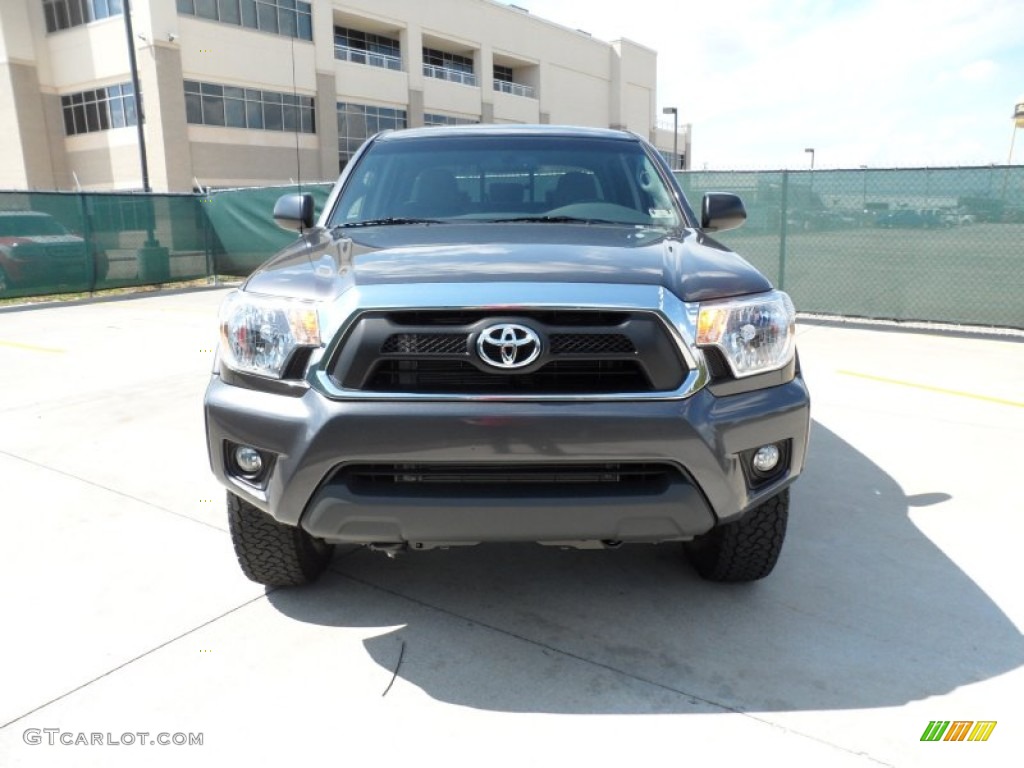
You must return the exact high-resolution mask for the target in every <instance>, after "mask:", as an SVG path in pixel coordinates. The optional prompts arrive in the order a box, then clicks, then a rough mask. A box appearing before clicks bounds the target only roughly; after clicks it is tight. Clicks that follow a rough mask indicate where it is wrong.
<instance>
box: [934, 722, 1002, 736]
mask: <svg viewBox="0 0 1024 768" xmlns="http://www.w3.org/2000/svg"><path fill="white" fill-rule="evenodd" d="M996 722H997V721H995V720H954V721H953V722H950V721H949V720H932V721H931V722H929V723H928V727H927V728H925V729H924V733H923V734H922V735H921V741H988V737H989V736H991V735H992V731H994V730H995V729H996Z"/></svg>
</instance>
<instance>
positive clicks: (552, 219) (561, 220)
mask: <svg viewBox="0 0 1024 768" xmlns="http://www.w3.org/2000/svg"><path fill="white" fill-rule="evenodd" d="M489 221H490V222H492V223H494V224H505V223H518V222H524V221H526V222H533V221H537V222H541V223H544V224H623V225H625V226H632V225H631V224H630V223H629V222H626V221H610V220H608V219H588V218H584V217H582V216H516V217H514V218H511V219H489Z"/></svg>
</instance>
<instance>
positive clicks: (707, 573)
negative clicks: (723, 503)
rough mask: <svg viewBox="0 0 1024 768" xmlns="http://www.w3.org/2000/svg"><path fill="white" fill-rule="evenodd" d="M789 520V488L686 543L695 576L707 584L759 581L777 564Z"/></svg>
mask: <svg viewBox="0 0 1024 768" xmlns="http://www.w3.org/2000/svg"><path fill="white" fill-rule="evenodd" d="M788 520H789V489H788V488H787V489H785V490H784V491H782V492H781V493H780V494H779V495H778V496H773V497H772V498H770V499H768V500H767V501H765V502H763V503H762V504H761V505H760V506H758V507H755V508H754V509H752V510H751V511H750V512H748V513H747V514H746V515H744V516H743V518H741V519H740V520H738V521H736V522H734V523H727V524H725V525H723V526H721V527H719V528H716V529H714V530H712V531H710V532H709V533H707V534H705V535H704V536H701V537H699V538H697V539H695V540H694V541H692V542H688V543H687V545H686V551H687V554H688V555H689V558H690V562H691V563H692V564H693V566H694V568H696V570H697V573H699V574H700V575H701V577H702V578H704V579H707V580H708V581H721V582H744V581H756V580H758V579H763V578H764V577H765V576H767V575H768V574H769V573H771V572H772V569H773V568H775V563H776V562H778V559H779V553H780V552H781V551H782V543H783V541H784V539H785V538H786V523H787V522H788Z"/></svg>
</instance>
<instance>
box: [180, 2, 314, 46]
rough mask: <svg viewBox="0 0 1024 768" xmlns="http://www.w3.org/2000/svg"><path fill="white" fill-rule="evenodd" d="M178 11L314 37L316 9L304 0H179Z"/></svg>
mask: <svg viewBox="0 0 1024 768" xmlns="http://www.w3.org/2000/svg"><path fill="white" fill-rule="evenodd" d="M177 2H178V13H182V14H185V15H186V16H196V17H197V18H200V19H210V20H211V21H219V22H222V23H224V24H237V25H238V26H241V27H249V28H250V29H258V30H260V31H261V32H272V33H273V34H275V35H284V36H285V37H297V38H299V39H300V40H312V39H313V11H312V6H311V5H310V4H309V3H304V2H302V0H177Z"/></svg>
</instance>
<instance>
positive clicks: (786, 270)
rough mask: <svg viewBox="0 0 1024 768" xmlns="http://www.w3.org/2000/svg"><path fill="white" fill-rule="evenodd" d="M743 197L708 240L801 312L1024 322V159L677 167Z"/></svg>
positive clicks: (690, 187) (684, 175)
mask: <svg viewBox="0 0 1024 768" xmlns="http://www.w3.org/2000/svg"><path fill="white" fill-rule="evenodd" d="M676 176H677V178H678V179H679V181H680V184H681V185H682V187H683V190H684V191H685V192H686V195H687V197H688V198H689V199H690V201H691V203H692V204H693V205H694V207H695V208H697V207H698V206H699V205H700V201H701V198H702V196H703V195H704V194H705V193H706V192H734V193H736V194H738V195H740V196H741V197H742V198H743V202H744V203H745V205H746V208H747V215H748V218H747V221H746V223H745V224H744V225H743V226H742V227H741V228H739V229H737V230H732V231H729V232H723V233H722V234H721V235H719V236H716V238H717V239H718V240H720V241H721V242H722V243H723V244H725V245H727V246H729V247H730V248H732V249H734V250H736V251H737V252H738V253H740V254H741V255H742V256H744V257H745V258H746V259H747V260H748V261H750V262H751V263H752V264H754V265H755V266H756V267H757V268H758V269H760V270H761V271H763V272H764V273H765V274H766V275H767V276H768V277H769V278H770V279H771V280H772V281H773V282H774V283H775V285H777V286H778V287H780V288H782V289H783V290H785V291H787V292H788V293H789V294H790V295H791V296H792V297H793V301H794V303H795V304H796V306H797V308H798V309H800V310H801V311H804V312H812V313H821V314H830V315H844V316H853V317H868V318H883V319H894V320H921V321H938V322H950V323H966V324H977V325H991V326H1001V327H1010V328H1024V167H1022V166H990V167H980V168H978V167H972V168H922V169H892V170H890V169H885V170H882V169H869V168H860V169H853V170H835V171H831V170H830V171H771V172H761V171H756V172H755V171H751V172H743V171H684V172H678V173H677V174H676Z"/></svg>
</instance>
